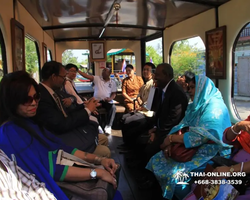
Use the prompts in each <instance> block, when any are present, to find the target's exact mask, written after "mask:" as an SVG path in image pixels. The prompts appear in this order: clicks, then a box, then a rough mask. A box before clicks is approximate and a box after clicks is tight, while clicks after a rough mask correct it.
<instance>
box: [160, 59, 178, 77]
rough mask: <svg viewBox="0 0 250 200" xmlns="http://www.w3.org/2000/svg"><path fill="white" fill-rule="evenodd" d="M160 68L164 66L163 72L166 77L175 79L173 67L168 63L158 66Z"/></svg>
mask: <svg viewBox="0 0 250 200" xmlns="http://www.w3.org/2000/svg"><path fill="white" fill-rule="evenodd" d="M159 66H162V72H163V74H164V75H168V76H169V77H170V78H173V77H174V70H173V68H172V66H171V65H170V64H168V63H161V64H159V65H158V67H159Z"/></svg>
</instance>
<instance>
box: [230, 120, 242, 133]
mask: <svg viewBox="0 0 250 200" xmlns="http://www.w3.org/2000/svg"><path fill="white" fill-rule="evenodd" d="M236 124H238V122H237V123H236ZM236 124H235V125H236ZM235 125H233V126H231V131H232V132H233V133H234V134H235V135H239V134H241V131H240V132H236V131H235V130H234V126H235Z"/></svg>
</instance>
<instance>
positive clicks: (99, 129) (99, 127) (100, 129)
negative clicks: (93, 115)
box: [98, 126, 104, 134]
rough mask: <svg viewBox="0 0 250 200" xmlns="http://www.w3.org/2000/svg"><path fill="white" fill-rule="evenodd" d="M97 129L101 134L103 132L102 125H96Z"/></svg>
mask: <svg viewBox="0 0 250 200" xmlns="http://www.w3.org/2000/svg"><path fill="white" fill-rule="evenodd" d="M98 131H99V133H100V134H103V133H104V131H103V130H102V127H101V126H98Z"/></svg>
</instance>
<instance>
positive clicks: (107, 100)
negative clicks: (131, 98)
mask: <svg viewBox="0 0 250 200" xmlns="http://www.w3.org/2000/svg"><path fill="white" fill-rule="evenodd" d="M103 100H104V101H105V102H110V101H111V100H112V99H111V98H109V97H106V98H105V99H103Z"/></svg>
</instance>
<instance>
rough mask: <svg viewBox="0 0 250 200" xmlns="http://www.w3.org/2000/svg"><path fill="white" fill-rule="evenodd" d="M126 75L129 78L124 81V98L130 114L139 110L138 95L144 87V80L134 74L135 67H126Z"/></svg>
mask: <svg viewBox="0 0 250 200" xmlns="http://www.w3.org/2000/svg"><path fill="white" fill-rule="evenodd" d="M126 74H127V75H128V77H126V78H125V79H123V81H122V96H123V97H124V104H125V106H126V109H127V110H128V111H129V112H132V111H134V110H135V109H136V108H139V104H138V102H135V107H134V100H135V99H136V97H137V95H138V94H139V90H140V88H141V87H142V86H143V84H144V83H143V80H142V78H141V77H140V76H136V75H135V74H134V67H133V65H130V64H129V65H127V66H126Z"/></svg>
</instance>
